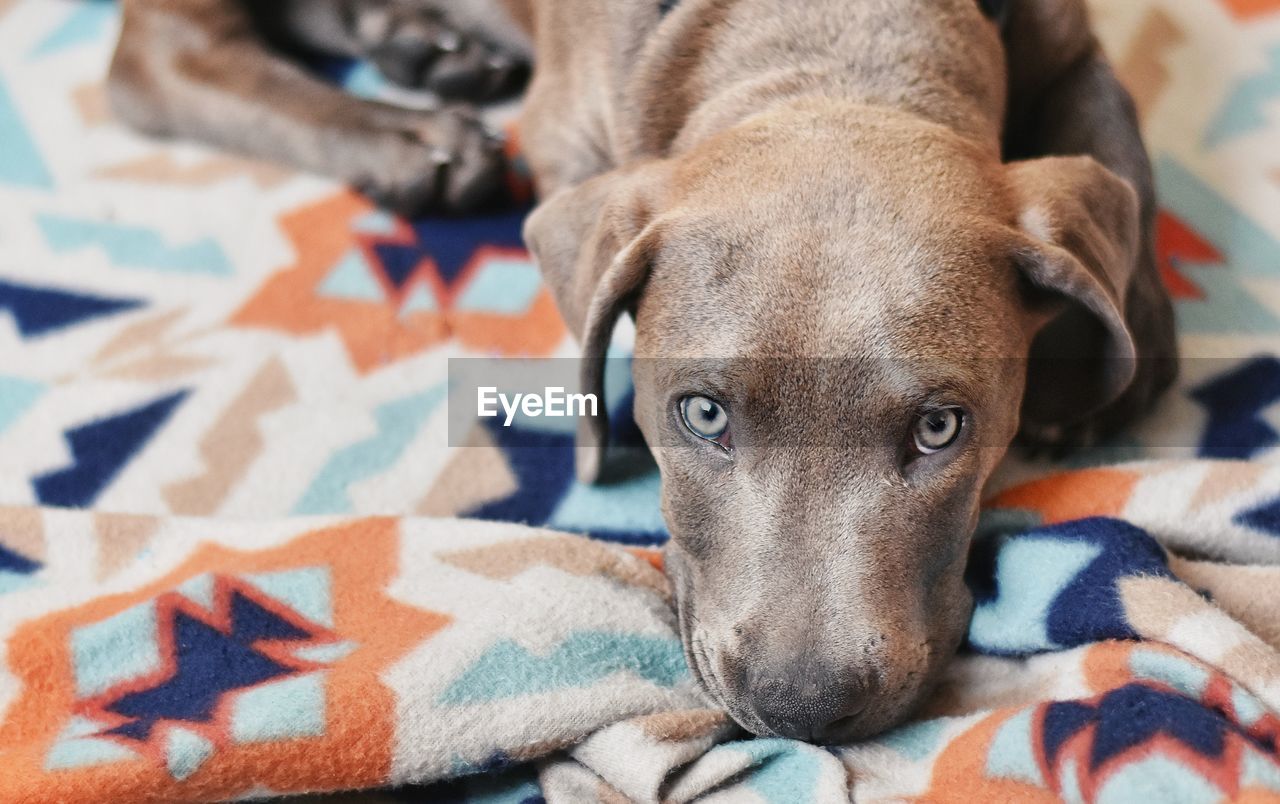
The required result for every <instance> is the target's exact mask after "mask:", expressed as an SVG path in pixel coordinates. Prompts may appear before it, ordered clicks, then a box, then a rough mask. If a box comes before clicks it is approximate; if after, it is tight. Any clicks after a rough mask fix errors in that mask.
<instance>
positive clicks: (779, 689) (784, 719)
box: [746, 664, 875, 742]
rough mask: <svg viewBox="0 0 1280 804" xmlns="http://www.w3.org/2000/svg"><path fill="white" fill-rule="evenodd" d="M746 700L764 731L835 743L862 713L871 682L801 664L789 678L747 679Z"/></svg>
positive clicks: (757, 674) (763, 674) (764, 674)
mask: <svg viewBox="0 0 1280 804" xmlns="http://www.w3.org/2000/svg"><path fill="white" fill-rule="evenodd" d="M746 680H747V682H748V683H747V690H746V693H747V697H748V700H749V701H750V705H751V708H752V709H753V710H754V711H755V713H756V715H757V716H758V717H759V718H760V720H761V722H762V723H763V724H764V726H765V727H766V728H768V729H769V730H770V731H772V732H773V733H774V734H777V735H780V736H782V737H790V738H792V739H796V740H808V741H811V742H824V741H835V740H838V739H840V737H841V735H842V733H843V732H845V731H847V730H848V728H847V727H849V726H850V725H852V724H853V722H854V721H855V720H856V719H857V716H858V715H859V714H861V712H862V711H863V710H864V709H865V708H866V706H867V703H868V702H869V700H870V698H871V696H872V695H873V694H874V692H875V682H874V680H873V679H872V678H871V677H870V676H868V675H866V674H864V673H860V672H857V671H853V670H833V669H830V668H824V667H822V666H820V665H814V664H806V665H804V666H800V667H795V668H791V669H790V671H789V672H784V673H781V674H780V673H777V672H769V671H767V670H765V669H764V668H762V669H761V670H760V671H752V672H749V673H748V678H747V679H746Z"/></svg>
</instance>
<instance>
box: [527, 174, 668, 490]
mask: <svg viewBox="0 0 1280 804" xmlns="http://www.w3.org/2000/svg"><path fill="white" fill-rule="evenodd" d="M669 177H670V167H669V163H667V162H665V161H662V160H655V161H652V162H646V163H643V164H640V165H638V166H635V167H631V168H626V169H620V170H615V171H612V172H610V173H606V174H603V175H601V176H596V177H595V178H592V179H590V180H588V181H586V182H583V183H582V184H579V185H576V186H573V187H568V188H566V189H563V190H560V191H559V192H556V193H555V194H553V195H552V196H550V197H549V198H547V199H546V200H545V201H543V202H542V203H541V204H540V205H539V206H538V208H537V209H535V210H534V211H533V214H532V215H530V216H529V218H528V220H527V221H525V225H524V240H525V243H526V244H527V245H528V246H529V250H530V251H531V252H532V253H533V255H534V259H536V260H537V262H538V267H539V269H540V270H541V271H542V276H543V279H545V280H546V282H547V284H548V286H550V288H551V293H552V295H553V296H554V297H555V300H556V306H557V307H559V308H560V315H561V316H562V317H563V318H564V320H565V323H566V324H567V325H568V326H569V329H570V330H571V331H572V332H573V333H574V335H575V336H577V338H578V342H579V343H580V344H581V345H582V368H581V384H582V388H581V389H580V390H581V392H582V393H589V394H595V397H596V400H597V402H598V404H597V406H596V407H597V414H598V415H596V416H584V417H583V418H582V420H581V421H580V423H579V426H578V440H577V470H578V477H579V479H580V480H582V481H583V482H584V483H592V482H596V481H597V480H599V479H600V478H601V474H602V470H603V466H604V450H605V448H606V446H607V442H608V436H609V420H608V416H607V413H606V411H605V409H604V406H605V398H604V371H605V355H606V353H607V352H608V349H609V341H610V340H611V338H612V336H613V329H614V325H615V324H616V323H617V321H618V317H619V316H621V315H622V313H623V312H624V311H626V310H627V309H628V307H630V306H631V305H633V304H634V302H635V299H636V297H637V296H638V295H639V293H640V291H641V289H642V288H643V286H644V283H645V280H646V279H647V278H648V275H649V265H650V263H651V262H652V259H653V257H654V254H655V253H656V251H657V248H658V246H659V243H660V234H659V229H660V226H659V225H658V224H656V223H655V222H654V219H655V218H656V217H657V214H658V212H659V211H660V207H661V205H662V203H663V200H664V195H665V193H666V192H667V191H668V189H669V185H668V179H669Z"/></svg>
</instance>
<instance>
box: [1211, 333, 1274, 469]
mask: <svg viewBox="0 0 1280 804" xmlns="http://www.w3.org/2000/svg"><path fill="white" fill-rule="evenodd" d="M1191 398H1192V399H1195V400H1196V401H1197V402H1199V403H1200V404H1201V405H1203V406H1204V407H1205V408H1206V410H1207V412H1208V414H1209V422H1208V424H1207V425H1206V426H1205V430H1204V435H1203V436H1202V437H1201V439H1200V450H1199V454H1200V456H1201V457H1203V458H1237V459H1244V458H1251V457H1253V455H1254V454H1255V453H1257V452H1260V451H1261V450H1263V449H1266V448H1267V447H1271V446H1274V445H1275V444H1277V443H1280V434H1278V433H1276V431H1275V429H1274V428H1272V427H1271V425H1269V424H1267V422H1266V421H1265V420H1264V419H1263V418H1262V415H1261V414H1262V411H1263V410H1265V409H1266V408H1268V407H1270V406H1271V405H1273V404H1275V403H1276V402H1277V401H1280V360H1277V359H1276V358H1274V357H1269V356H1268V357H1260V358H1255V359H1254V360H1250V361H1249V362H1247V363H1244V364H1242V365H1240V366H1237V367H1236V368H1234V369H1232V370H1231V371H1229V372H1227V373H1225V374H1223V375H1221V376H1219V377H1215V378H1214V379H1213V380H1211V381H1210V382H1207V383H1205V384H1204V385H1202V386H1200V387H1199V388H1197V389H1195V390H1194V391H1193V392H1192V393H1191Z"/></svg>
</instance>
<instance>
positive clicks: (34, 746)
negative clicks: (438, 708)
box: [0, 520, 449, 800]
mask: <svg viewBox="0 0 1280 804" xmlns="http://www.w3.org/2000/svg"><path fill="white" fill-rule="evenodd" d="M396 538H397V536H396V530H395V527H394V525H393V523H391V522H388V521H378V520H367V521H363V522H358V523H353V524H350V525H345V526H338V527H334V528H330V529H327V530H320V531H314V532H311V533H307V534H304V535H302V536H300V537H298V538H296V539H294V540H292V541H288V542H286V543H284V544H283V545H281V546H279V547H276V548H271V549H267V550H260V551H247V552H245V551H237V550H230V549H227V548H225V547H222V546H218V545H212V544H211V545H205V546H202V547H199V548H198V549H196V550H195V551H194V552H193V553H192V554H191V556H190V557H189V558H188V559H187V560H186V561H184V562H183V563H182V564H181V565H179V566H177V567H176V568H175V569H174V570H172V571H171V572H169V573H167V574H165V575H164V576H163V577H160V578H158V579H156V580H155V581H154V582H152V583H149V584H147V585H145V586H143V587H141V588H139V589H137V590H134V591H132V592H129V593H128V594H126V595H117V596H114V597H108V598H101V599H97V600H94V601H91V602H90V603H88V604H86V605H82V606H79V607H76V608H72V609H67V610H65V611H60V612H56V613H52V614H50V615H48V616H47V617H45V618H43V619H38V620H35V621H30V622H27V623H25V624H23V625H22V627H20V628H19V629H17V630H16V631H15V632H14V633H13V635H12V636H11V637H10V639H9V647H10V656H9V665H10V667H11V668H13V670H14V672H16V673H17V674H18V675H19V676H20V677H24V678H25V679H26V680H27V686H26V687H25V691H24V693H23V694H22V696H20V697H19V698H18V699H17V700H16V701H14V702H13V704H12V706H11V708H10V712H9V715H8V718H7V720H6V721H5V722H4V724H3V725H2V726H0V747H3V748H6V749H7V750H9V757H10V758H9V759H7V760H6V762H10V763H12V766H11V767H13V768H14V769H15V772H16V769H18V768H21V767H27V768H29V769H31V770H34V769H36V768H43V769H45V770H47V771H49V772H56V775H55V776H53V777H51V779H52V780H53V783H54V784H55V785H56V787H57V789H58V790H61V791H63V792H62V795H65V796H67V797H68V800H70V799H71V798H77V799H78V797H79V795H80V794H81V793H80V792H77V791H84V790H100V791H102V793H101V794H102V795H103V796H104V797H107V798H108V799H110V796H108V795H107V792H106V791H109V790H111V789H113V788H118V789H129V788H119V785H121V784H127V783H130V780H131V779H132V780H133V783H135V784H136V777H137V776H138V775H139V774H141V775H143V776H146V777H147V778H149V779H150V780H151V781H150V782H149V784H150V786H151V788H152V789H154V790H155V791H157V793H158V797H159V798H164V799H169V798H183V799H185V798H187V797H189V796H191V795H192V793H193V792H195V791H199V790H201V789H218V790H221V791H223V792H224V793H225V791H226V790H227V789H228V788H227V785H228V781H229V780H228V779H227V778H225V775H226V774H227V773H228V772H234V773H236V774H240V775H241V776H242V777H243V778H245V779H255V780H257V781H258V782H259V783H262V784H265V785H267V786H268V787H270V788H271V789H273V790H278V791H284V790H289V789H294V788H293V785H296V784H298V782H297V779H298V776H297V775H296V773H295V769H296V768H298V767H314V768H316V769H317V770H319V771H320V772H321V775H323V774H324V773H326V772H329V773H331V772H332V770H331V769H330V770H329V771H324V764H323V763H324V761H325V760H324V759H323V756H324V752H325V751H334V750H338V749H339V747H341V746H350V745H361V746H364V748H363V749H362V751H363V756H364V762H365V764H364V765H363V766H362V769H361V770H360V771H355V772H354V777H362V778H364V779H365V782H364V784H376V783H377V782H378V781H379V780H381V779H382V778H385V774H386V772H387V767H388V763H389V761H390V756H389V754H388V753H387V752H388V751H389V749H390V745H391V742H390V740H389V739H388V737H389V735H390V733H391V729H392V728H393V722H392V719H391V715H392V713H393V710H394V706H393V704H392V697H391V694H390V691H389V690H387V689H386V688H385V687H382V686H380V685H378V684H377V683H376V682H375V683H373V684H369V683H366V681H367V680H368V679H371V678H376V676H377V674H378V673H379V672H380V671H381V669H383V668H385V667H386V666H387V665H388V664H390V663H391V662H393V661H395V660H396V659H397V658H399V656H401V655H402V654H403V653H404V652H405V651H406V650H408V649H409V648H410V647H411V646H414V645H417V644H419V643H420V642H421V641H422V640H423V639H424V638H426V637H427V636H429V635H431V634H433V633H434V632H436V631H438V630H439V629H440V628H442V627H444V626H445V625H446V624H447V623H448V622H449V617H447V616H445V615H442V614H437V613H433V612H429V611H424V610H422V609H418V608H414V607H408V606H405V605H403V604H400V603H397V602H395V601H393V600H391V599H390V598H388V597H386V596H385V592H384V590H385V586H386V584H387V583H389V582H390V580H391V579H392V577H393V575H394V573H395V572H396V561H395V545H396ZM354 541H358V542H359V543H361V544H362V545H363V548H362V549H361V550H355V551H353V550H350V549H349V545H350V544H351V543H352V542H354ZM357 601H358V603H359V604H358V605H356V604H357ZM55 634H56V635H57V636H56V637H54V636H53V635H55ZM51 637H52V638H51ZM51 671H53V675H52V676H51V675H50V673H51ZM37 681H38V683H33V682H37ZM357 682H358V683H357ZM57 712H64V713H66V714H65V715H63V716H62V717H61V718H60V717H58V716H56V714H55V713H57ZM41 733H43V734H45V735H46V736H47V741H45V742H43V743H42V742H41V741H40V740H36V741H35V742H34V743H33V742H32V737H33V736H34V735H39V734H41ZM41 745H43V746H44V747H43V748H39V746H41ZM317 763H319V764H317ZM122 764H124V765H127V767H128V772H127V773H121V772H119V771H118V770H113V768H119V767H120V766H121V765H122ZM28 772H30V770H29V771H28ZM313 775H314V774H313ZM349 775H352V774H349V773H344V778H346V777H347V776H349ZM2 782H3V778H0V788H3V784H2ZM210 785H212V786H213V787H212V788H210V787H209V786H210ZM132 789H137V788H132ZM239 792H241V793H243V792H247V789H241V790H240V791H239ZM121 795H123V794H121ZM124 797H125V798H128V796H127V795H124Z"/></svg>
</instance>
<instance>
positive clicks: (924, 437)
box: [912, 408, 964, 455]
mask: <svg viewBox="0 0 1280 804" xmlns="http://www.w3.org/2000/svg"><path fill="white" fill-rule="evenodd" d="M963 426H964V413H963V412H962V411H961V410H960V408H937V409H936V410H930V411H925V412H924V413H922V414H920V418H918V419H916V424H915V427H914V428H913V429H912V437H913V438H914V439H915V447H916V451H917V452H919V453H920V454H921V455H932V454H934V453H935V452H941V451H942V450H944V449H946V448H947V447H949V446H951V445H952V444H954V443H955V440H956V439H957V438H959V437H960V429H961V428H962V427H963Z"/></svg>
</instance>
